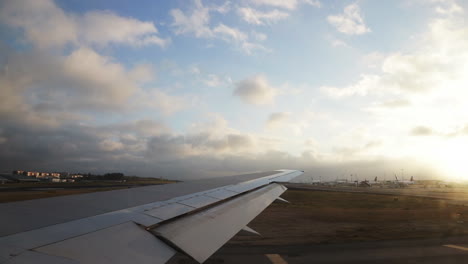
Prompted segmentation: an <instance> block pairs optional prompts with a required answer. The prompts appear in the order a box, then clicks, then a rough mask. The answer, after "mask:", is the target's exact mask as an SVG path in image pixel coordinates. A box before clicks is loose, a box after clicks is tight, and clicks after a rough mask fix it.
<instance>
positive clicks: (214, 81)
mask: <svg viewBox="0 0 468 264" xmlns="http://www.w3.org/2000/svg"><path fill="white" fill-rule="evenodd" d="M203 83H204V84H205V85H207V86H209V87H218V86H220V85H222V84H223V81H222V80H221V79H220V78H219V77H218V75H216V74H208V76H207V77H206V79H204V80H203Z"/></svg>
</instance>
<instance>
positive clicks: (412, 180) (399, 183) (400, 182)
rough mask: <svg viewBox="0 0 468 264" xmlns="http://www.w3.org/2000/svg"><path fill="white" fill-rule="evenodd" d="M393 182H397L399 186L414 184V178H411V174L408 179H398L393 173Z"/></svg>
mask: <svg viewBox="0 0 468 264" xmlns="http://www.w3.org/2000/svg"><path fill="white" fill-rule="evenodd" d="M394 183H395V184H398V185H400V186H407V185H411V184H414V179H413V176H411V179H410V180H409V181H404V180H403V181H400V180H399V179H398V177H397V176H396V174H395V181H394Z"/></svg>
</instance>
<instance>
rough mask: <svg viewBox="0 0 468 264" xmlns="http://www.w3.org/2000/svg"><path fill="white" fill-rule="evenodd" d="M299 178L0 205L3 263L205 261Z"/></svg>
mask: <svg viewBox="0 0 468 264" xmlns="http://www.w3.org/2000/svg"><path fill="white" fill-rule="evenodd" d="M302 173H303V171H297V170H278V171H272V172H266V173H255V174H249V175H242V176H238V177H226V178H219V179H209V180H202V181H194V182H184V183H176V184H169V185H159V186H149V187H141V188H131V189H125V190H116V191H108V192H98V193H90V194H82V195H73V196H62V197H54V198H47V199H38V200H31V201H23V202H15V203H7V204H0V214H1V215H2V216H1V218H0V236H1V237H0V263H2V264H3V263H5V264H7V263H8V264H13V263H39V264H41V263H47V264H50V263H63V264H69V263H135V264H136V263H153V264H154V263H166V262H167V261H168V260H169V259H170V258H171V257H172V256H173V255H174V254H175V253H177V252H183V253H185V254H187V255H189V256H191V257H192V258H194V259H195V260H197V261H198V262H200V263H202V262H204V261H205V260H206V259H208V258H209V257H210V256H211V255H212V254H213V253H214V252H215V251H216V250H218V249H219V248H220V247H221V246H222V245H224V244H225V243H226V242H227V241H229V239H231V238H232V237H233V236H234V235H235V234H236V233H237V232H239V231H240V230H241V229H243V228H245V227H246V226H247V224H248V223H249V222H250V221H251V220H253V219H254V218H255V217H256V216H257V215H258V214H260V213H261V212H262V211H263V210H264V209H265V208H266V207H267V206H268V205H270V204H271V203H272V202H273V201H274V200H275V199H277V198H279V196H280V195H281V194H282V193H283V192H284V191H285V190H286V187H284V186H283V185H281V182H288V181H290V180H291V179H293V178H295V177H297V176H299V175H301V174H302ZM189 192H190V193H189ZM171 193H172V194H171ZM174 193H175V194H176V195H178V196H177V197H175V196H174Z"/></svg>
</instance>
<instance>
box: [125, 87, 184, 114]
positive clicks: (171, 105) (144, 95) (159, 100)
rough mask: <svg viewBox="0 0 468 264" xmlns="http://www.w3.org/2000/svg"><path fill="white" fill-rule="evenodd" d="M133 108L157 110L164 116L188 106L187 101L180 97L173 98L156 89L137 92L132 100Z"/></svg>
mask: <svg viewBox="0 0 468 264" xmlns="http://www.w3.org/2000/svg"><path fill="white" fill-rule="evenodd" d="M132 104H133V105H134V107H135V108H143V109H148V108H149V109H157V110H159V111H160V112H161V113H163V114H164V115H171V114H173V113H175V112H178V111H180V110H182V109H184V108H187V107H188V106H189V105H190V102H189V100H187V98H184V97H180V96H173V95H169V94H167V93H164V92H162V91H160V90H158V89H151V90H149V91H143V90H141V91H139V92H138V93H135V95H134V97H133V98H132Z"/></svg>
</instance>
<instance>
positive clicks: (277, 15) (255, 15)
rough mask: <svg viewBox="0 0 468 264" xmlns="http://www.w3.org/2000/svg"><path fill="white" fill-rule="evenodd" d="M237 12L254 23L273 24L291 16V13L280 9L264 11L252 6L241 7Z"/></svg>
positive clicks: (247, 20)
mask: <svg viewBox="0 0 468 264" xmlns="http://www.w3.org/2000/svg"><path fill="white" fill-rule="evenodd" d="M237 13H238V14H239V16H240V17H241V18H242V19H243V20H244V21H246V22H247V23H249V24H254V25H265V24H272V23H275V22H278V21H280V20H283V19H285V18H287V17H289V13H287V12H284V11H280V10H278V9H273V10H271V11H265V12H263V11H259V10H256V9H253V8H250V7H239V8H238V9H237Z"/></svg>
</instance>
